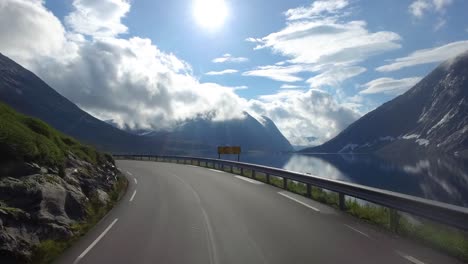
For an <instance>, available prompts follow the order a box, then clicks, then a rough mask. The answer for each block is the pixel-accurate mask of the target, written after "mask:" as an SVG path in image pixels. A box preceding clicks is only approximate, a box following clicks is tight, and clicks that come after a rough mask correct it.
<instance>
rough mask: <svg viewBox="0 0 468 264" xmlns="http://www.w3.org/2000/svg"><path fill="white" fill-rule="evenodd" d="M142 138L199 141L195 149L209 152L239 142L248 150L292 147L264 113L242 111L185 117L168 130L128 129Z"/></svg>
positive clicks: (291, 149) (275, 150) (188, 142)
mask: <svg viewBox="0 0 468 264" xmlns="http://www.w3.org/2000/svg"><path fill="white" fill-rule="evenodd" d="M127 131H129V132H131V133H135V134H138V135H141V136H143V137H145V138H165V140H166V141H167V142H184V143H186V144H189V145H198V147H197V148H193V150H196V151H197V152H209V151H212V150H213V147H216V146H220V145H229V146H233V145H235V146H241V147H242V149H243V150H248V151H268V152H278V151H293V148H292V146H291V144H290V143H289V141H288V140H287V139H286V138H285V137H284V136H283V134H281V132H280V131H279V130H278V128H277V127H276V125H275V124H274V123H273V121H271V119H269V118H268V117H266V116H258V117H256V118H254V117H253V116H252V115H250V114H249V113H247V112H244V118H243V119H231V120H226V121H219V122H218V121H211V120H209V119H205V118H195V119H191V120H188V121H186V122H184V123H182V124H180V125H179V126H177V127H176V128H175V129H174V130H172V131H170V132H166V131H151V130H146V131H145V130H137V131H132V130H127Z"/></svg>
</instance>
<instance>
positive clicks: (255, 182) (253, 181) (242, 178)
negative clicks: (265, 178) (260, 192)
mask: <svg viewBox="0 0 468 264" xmlns="http://www.w3.org/2000/svg"><path fill="white" fill-rule="evenodd" d="M234 177H236V178H237V179H239V180H243V181H246V182H250V183H253V184H259V185H260V184H263V182H259V181H255V180H251V179H248V178H245V177H242V176H234Z"/></svg>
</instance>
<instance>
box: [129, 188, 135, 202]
mask: <svg viewBox="0 0 468 264" xmlns="http://www.w3.org/2000/svg"><path fill="white" fill-rule="evenodd" d="M135 195H136V190H135V191H134V192H133V194H132V197H131V198H130V202H131V201H133V198H135Z"/></svg>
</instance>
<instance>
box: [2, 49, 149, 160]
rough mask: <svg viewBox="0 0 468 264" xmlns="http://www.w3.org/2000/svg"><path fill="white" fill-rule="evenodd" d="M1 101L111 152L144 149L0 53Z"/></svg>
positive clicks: (133, 138)
mask: <svg viewBox="0 0 468 264" xmlns="http://www.w3.org/2000/svg"><path fill="white" fill-rule="evenodd" d="M0 101H2V102H4V103H6V104H8V105H10V106H11V107H13V108H14V109H15V110H17V111H19V112H21V113H23V114H26V115H30V116H33V117H36V118H39V119H41V120H43V121H45V122H46V123H48V124H49V125H51V126H53V127H54V128H55V129H57V130H59V131H61V132H63V133H65V134H68V135H70V136H72V137H74V138H76V139H78V140H80V141H82V142H84V143H87V144H91V145H94V146H96V147H97V148H99V149H101V150H106V151H111V152H126V151H127V152H135V151H144V150H146V148H145V147H144V145H145V144H144V143H143V142H140V141H141V140H139V139H138V137H136V136H135V135H131V134H129V133H127V132H124V131H121V130H119V129H117V128H115V127H113V126H111V125H109V124H107V123H105V122H103V121H101V120H99V119H97V118H94V117H93V116H91V115H90V114H88V113H86V112H85V111H83V110H81V109H80V108H79V107H78V106H76V105H75V104H74V103H72V102H71V101H69V100H68V99H66V98H65V97H63V96H62V95H60V94H59V93H58V92H56V91H55V90H54V89H52V88H51V87H50V86H49V85H47V84H46V83H45V82H44V81H42V80H41V79H40V78H39V77H37V76H36V75H35V74H33V73H32V72H30V71H28V70H27V69H25V68H23V67H22V66H20V65H19V64H17V63H16V62H14V61H13V60H11V59H9V58H8V57H6V56H4V55H2V54H0Z"/></svg>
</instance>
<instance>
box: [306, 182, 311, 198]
mask: <svg viewBox="0 0 468 264" xmlns="http://www.w3.org/2000/svg"><path fill="white" fill-rule="evenodd" d="M306 187H307V192H306V196H307V197H309V198H311V197H312V185H310V184H306Z"/></svg>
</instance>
